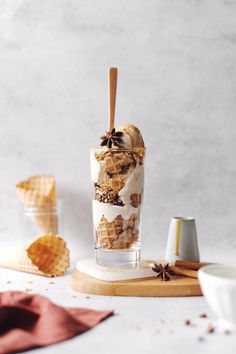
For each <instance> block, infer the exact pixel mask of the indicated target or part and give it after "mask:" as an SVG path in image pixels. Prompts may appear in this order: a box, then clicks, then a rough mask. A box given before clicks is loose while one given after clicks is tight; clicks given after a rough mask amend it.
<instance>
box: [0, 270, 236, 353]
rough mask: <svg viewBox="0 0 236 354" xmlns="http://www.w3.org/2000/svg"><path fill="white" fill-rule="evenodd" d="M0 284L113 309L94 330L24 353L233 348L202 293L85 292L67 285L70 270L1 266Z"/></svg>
mask: <svg viewBox="0 0 236 354" xmlns="http://www.w3.org/2000/svg"><path fill="white" fill-rule="evenodd" d="M0 288H1V291H5V290H22V291H28V292H30V293H39V294H42V295H45V296H47V297H49V298H50V299H51V300H52V301H54V302H55V303H58V304H61V305H65V306H71V307H88V308H93V309H98V310H102V309H103V310H109V309H113V310H114V311H115V316H113V317H111V318H109V319H107V320H106V321H104V322H102V323H101V324H99V325H98V326H97V327H95V328H94V329H92V330H90V331H88V332H86V333H84V334H82V335H79V336H77V337H75V338H73V339H70V340H67V341H65V342H63V343H59V344H56V345H52V346H49V347H45V348H42V349H34V350H32V351H28V352H27V353H29V354H30V353H32V354H33V353H34V354H38V353H40V354H41V353H42V354H49V353H50V354H52V353H55V354H60V353H63V354H65V353H66V352H67V353H68V354H73V353H76V354H77V353H83V354H87V353H88V354H90V353H96V354H100V353H101V354H106V353H107V354H110V353H112V354H116V353H117V354H120V353H122V352H123V353H124V354H125V353H136V354H139V353H140V354H141V353H142V354H143V353H145V354H149V353H150V354H151V353H153V354H154V353H155V354H156V353H159V354H162V353H164V354H169V353H181V354H185V353H186V354H189V353H191V354H194V353H201V354H202V353H214V354H218V353H223V352H225V353H227V354H231V353H232V354H233V353H235V352H236V333H231V334H230V335H226V334H224V333H223V331H222V330H221V329H220V328H219V327H218V325H217V321H216V319H215V317H214V315H213V314H212V312H211V311H210V310H209V308H208V306H207V304H206V302H205V299H204V298H203V297H189V298H187V297H186V298H128V297H105V296H94V295H89V296H87V295H86V294H81V293H77V292H75V291H73V290H72V289H71V288H70V274H68V275H65V276H63V277H58V278H53V279H52V278H46V277H41V276H37V275H32V274H25V273H20V272H16V271H11V270H7V269H0ZM200 313H206V314H207V316H208V318H207V319H201V318H199V314H200ZM186 319H189V320H190V321H191V323H192V324H191V325H190V326H186V325H185V324H184V321H185V320H186ZM209 322H210V323H211V324H212V325H213V326H215V328H216V329H215V332H214V333H213V334H208V333H207V331H206V329H207V325H208V323H209ZM199 337H203V341H199Z"/></svg>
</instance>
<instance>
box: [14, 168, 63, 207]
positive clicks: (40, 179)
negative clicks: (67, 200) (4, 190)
mask: <svg viewBox="0 0 236 354" xmlns="http://www.w3.org/2000/svg"><path fill="white" fill-rule="evenodd" d="M16 191H17V193H18V196H19V198H20V199H21V201H22V202H23V203H24V205H25V206H28V207H31V206H32V207H40V206H44V205H47V204H55V202H56V184H55V179H54V177H53V176H50V175H39V176H33V177H30V178H28V179H27V180H25V181H23V182H20V183H18V184H17V185H16Z"/></svg>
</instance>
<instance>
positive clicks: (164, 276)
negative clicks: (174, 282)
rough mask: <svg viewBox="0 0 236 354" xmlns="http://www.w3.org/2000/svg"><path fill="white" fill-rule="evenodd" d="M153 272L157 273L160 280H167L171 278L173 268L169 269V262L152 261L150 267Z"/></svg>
mask: <svg viewBox="0 0 236 354" xmlns="http://www.w3.org/2000/svg"><path fill="white" fill-rule="evenodd" d="M152 270H153V271H154V272H156V273H157V278H159V277H160V278H161V280H164V281H168V280H171V278H172V276H173V275H174V272H173V270H171V269H170V267H169V263H167V264H165V265H163V264H161V263H159V264H157V263H154V267H153V268H152Z"/></svg>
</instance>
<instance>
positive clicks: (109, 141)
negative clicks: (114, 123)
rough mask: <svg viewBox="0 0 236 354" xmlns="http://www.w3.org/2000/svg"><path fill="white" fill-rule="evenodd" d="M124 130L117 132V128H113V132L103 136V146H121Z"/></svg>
mask: <svg viewBox="0 0 236 354" xmlns="http://www.w3.org/2000/svg"><path fill="white" fill-rule="evenodd" d="M122 135H123V133H122V132H116V130H115V128H113V129H112V131H111V132H107V133H106V134H105V135H103V136H101V138H100V139H102V142H101V144H100V145H101V146H107V147H108V148H111V147H112V146H117V147H121V145H122V143H123V140H122V138H121V137H122Z"/></svg>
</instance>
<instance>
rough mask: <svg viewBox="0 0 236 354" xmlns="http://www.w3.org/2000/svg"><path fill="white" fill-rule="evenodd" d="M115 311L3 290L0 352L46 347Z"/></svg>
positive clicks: (0, 296)
mask: <svg viewBox="0 0 236 354" xmlns="http://www.w3.org/2000/svg"><path fill="white" fill-rule="evenodd" d="M111 315H113V311H95V310H90V309H84V308H67V307H62V306H58V305H56V304H53V303H52V302H51V301H50V300H49V299H47V298H45V297H43V296H40V295H30V294H27V293H24V292H20V291H7V292H2V293H0V354H6V353H15V352H18V351H22V350H26V349H30V348H35V347H43V346H47V345H50V344H53V343H57V342H61V341H63V340H65V339H68V338H72V337H74V336H76V335H77V334H80V333H83V332H85V331H87V330H89V329H91V328H93V327H94V326H96V325H97V324H98V323H99V322H100V321H102V320H104V319H106V318H107V317H109V316H111Z"/></svg>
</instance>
